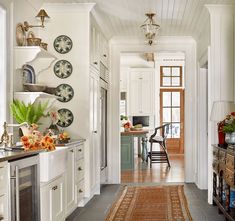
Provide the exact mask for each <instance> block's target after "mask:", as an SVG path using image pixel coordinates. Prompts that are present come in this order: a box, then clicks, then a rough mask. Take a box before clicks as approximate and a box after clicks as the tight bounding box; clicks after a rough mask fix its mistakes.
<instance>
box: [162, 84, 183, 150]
mask: <svg viewBox="0 0 235 221" xmlns="http://www.w3.org/2000/svg"><path fill="white" fill-rule="evenodd" d="M162 92H180V107H183V110H182V111H181V112H180V119H181V121H180V149H179V154H184V116H185V113H184V88H160V92H159V96H160V99H159V101H160V105H159V106H160V110H159V111H160V125H162V123H163V121H162V118H163V116H162ZM168 139H172V140H174V139H178V138H168Z"/></svg>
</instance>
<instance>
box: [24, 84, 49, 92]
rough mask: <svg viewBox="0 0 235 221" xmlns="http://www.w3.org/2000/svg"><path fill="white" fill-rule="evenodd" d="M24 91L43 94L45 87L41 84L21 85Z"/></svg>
mask: <svg viewBox="0 0 235 221" xmlns="http://www.w3.org/2000/svg"><path fill="white" fill-rule="evenodd" d="M23 88H24V91H30V92H43V91H45V89H46V86H45V85H41V84H23Z"/></svg>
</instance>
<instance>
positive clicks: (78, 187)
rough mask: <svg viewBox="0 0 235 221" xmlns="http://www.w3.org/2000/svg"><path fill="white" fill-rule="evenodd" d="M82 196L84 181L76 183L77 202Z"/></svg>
mask: <svg viewBox="0 0 235 221" xmlns="http://www.w3.org/2000/svg"><path fill="white" fill-rule="evenodd" d="M83 197H84V181H83V180H82V181H81V182H79V183H78V185H77V200H78V202H79V201H80V200H81V199H82V198H83Z"/></svg>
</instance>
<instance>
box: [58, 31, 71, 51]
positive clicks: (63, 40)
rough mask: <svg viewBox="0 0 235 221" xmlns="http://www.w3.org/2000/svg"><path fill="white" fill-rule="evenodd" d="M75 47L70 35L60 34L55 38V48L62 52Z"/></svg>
mask: <svg viewBox="0 0 235 221" xmlns="http://www.w3.org/2000/svg"><path fill="white" fill-rule="evenodd" d="M72 47H73V42H72V40H71V38H70V37H68V36H66V35H60V36H58V37H57V38H56V39H55V40H54V48H55V50H56V51H57V52H58V53H60V54H66V53H68V52H69V51H70V50H71V49H72Z"/></svg>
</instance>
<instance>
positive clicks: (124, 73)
mask: <svg viewBox="0 0 235 221" xmlns="http://www.w3.org/2000/svg"><path fill="white" fill-rule="evenodd" d="M128 76H129V68H121V70H120V92H127V90H128Z"/></svg>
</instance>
